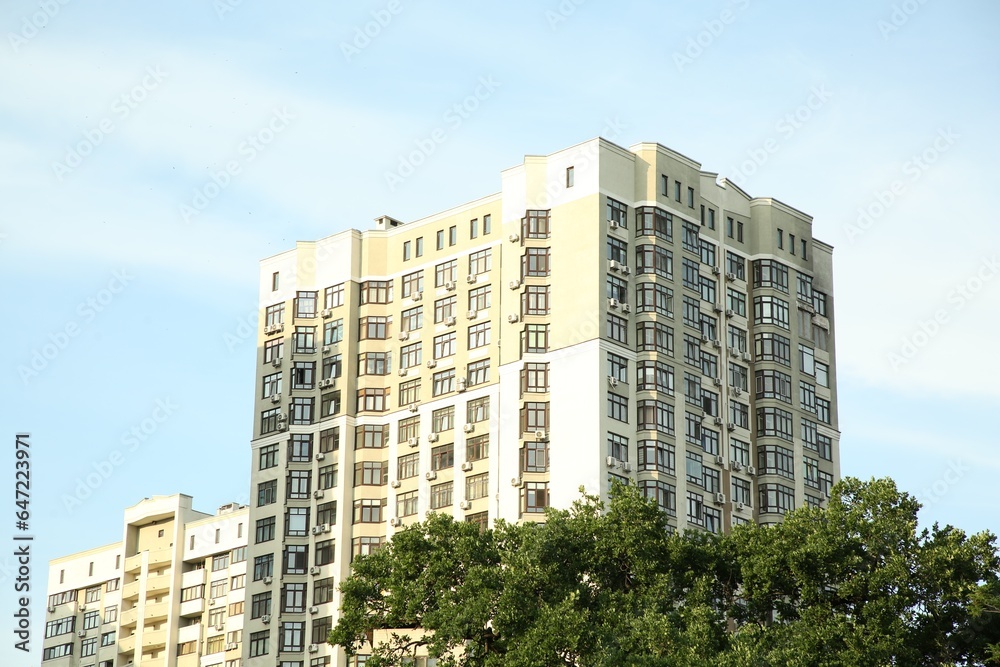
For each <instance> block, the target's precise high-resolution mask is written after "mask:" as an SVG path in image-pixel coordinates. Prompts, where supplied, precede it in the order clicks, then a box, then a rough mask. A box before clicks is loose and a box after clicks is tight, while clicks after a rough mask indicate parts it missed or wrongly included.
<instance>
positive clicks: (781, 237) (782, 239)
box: [777, 228, 785, 250]
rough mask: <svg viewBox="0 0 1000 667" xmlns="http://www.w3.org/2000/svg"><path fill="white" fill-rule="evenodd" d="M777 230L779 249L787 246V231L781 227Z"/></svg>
mask: <svg viewBox="0 0 1000 667" xmlns="http://www.w3.org/2000/svg"><path fill="white" fill-rule="evenodd" d="M777 231H778V249H779V250H782V249H784V247H785V232H783V231H781V229H780V228H779V229H778V230H777Z"/></svg>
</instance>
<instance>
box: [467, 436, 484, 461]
mask: <svg viewBox="0 0 1000 667" xmlns="http://www.w3.org/2000/svg"><path fill="white" fill-rule="evenodd" d="M489 455H490V436H489V435H488V434H487V435H477V436H476V437H474V438H466V440H465V460H466V461H480V460H482V459H485V458H486V457H488V456H489Z"/></svg>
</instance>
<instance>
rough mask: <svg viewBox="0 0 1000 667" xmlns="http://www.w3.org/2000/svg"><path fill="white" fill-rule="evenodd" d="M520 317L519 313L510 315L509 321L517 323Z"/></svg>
mask: <svg viewBox="0 0 1000 667" xmlns="http://www.w3.org/2000/svg"><path fill="white" fill-rule="evenodd" d="M519 319H520V318H519V317H518V316H517V315H508V316H507V321H508V322H510V323H511V324H515V323H516V322H517V321H518V320H519Z"/></svg>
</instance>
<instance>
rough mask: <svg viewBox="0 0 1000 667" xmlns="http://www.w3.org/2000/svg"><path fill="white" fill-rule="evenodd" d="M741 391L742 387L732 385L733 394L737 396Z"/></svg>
mask: <svg viewBox="0 0 1000 667" xmlns="http://www.w3.org/2000/svg"><path fill="white" fill-rule="evenodd" d="M742 393H743V390H742V389H740V388H739V387H733V396H739V395H740V394H742Z"/></svg>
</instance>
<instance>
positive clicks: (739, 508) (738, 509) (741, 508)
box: [735, 503, 746, 512]
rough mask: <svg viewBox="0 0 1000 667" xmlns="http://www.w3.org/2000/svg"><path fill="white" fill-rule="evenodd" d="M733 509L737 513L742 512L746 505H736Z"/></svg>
mask: <svg viewBox="0 0 1000 667" xmlns="http://www.w3.org/2000/svg"><path fill="white" fill-rule="evenodd" d="M735 509H736V511H737V512H742V511H743V510H744V509H746V505H744V504H743V503H736V506H735Z"/></svg>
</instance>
